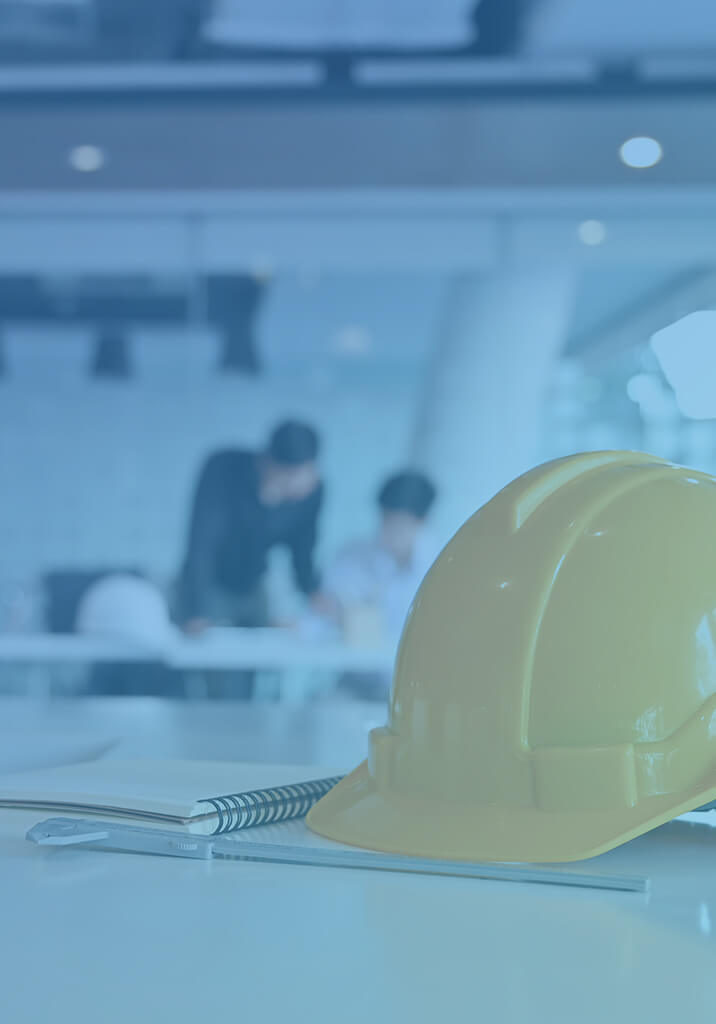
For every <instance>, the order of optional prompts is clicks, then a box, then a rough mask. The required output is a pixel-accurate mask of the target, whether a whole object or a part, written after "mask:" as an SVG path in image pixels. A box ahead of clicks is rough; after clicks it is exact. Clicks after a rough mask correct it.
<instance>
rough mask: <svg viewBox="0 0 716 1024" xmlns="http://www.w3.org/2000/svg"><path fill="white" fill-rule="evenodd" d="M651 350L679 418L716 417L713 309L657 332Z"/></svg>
mask: <svg viewBox="0 0 716 1024" xmlns="http://www.w3.org/2000/svg"><path fill="white" fill-rule="evenodd" d="M651 347H652V350H653V352H654V354H655V355H656V358H657V359H658V360H659V365H660V366H661V369H662V371H663V373H664V376H665V377H666V379H667V381H668V382H669V384H670V385H671V387H672V388H673V389H674V393H675V395H676V403H677V405H678V407H679V410H680V412H681V413H682V415H684V416H686V417H688V418H689V419H693V420H707V419H714V418H716V387H715V386H714V382H715V381H716V310H702V311H700V312H698V313H690V314H689V315H688V316H685V317H683V319H681V320H677V321H676V323H674V324H671V325H670V326H669V327H664V328H663V330H661V331H657V332H656V334H654V335H653V336H652V338H651Z"/></svg>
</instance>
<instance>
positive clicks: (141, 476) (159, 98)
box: [0, 0, 716, 629]
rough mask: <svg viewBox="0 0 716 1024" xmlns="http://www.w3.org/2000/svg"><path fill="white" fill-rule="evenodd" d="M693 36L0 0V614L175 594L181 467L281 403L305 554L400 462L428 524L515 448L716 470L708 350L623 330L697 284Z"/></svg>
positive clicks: (704, 255)
mask: <svg viewBox="0 0 716 1024" xmlns="http://www.w3.org/2000/svg"><path fill="white" fill-rule="evenodd" d="M714 53H716V8H713V7H712V5H710V4H708V3H706V0H702V2H697V0H691V2H690V3H688V4H687V5H686V6H685V7H684V9H683V11H682V12H681V13H678V14H677V13H676V12H674V10H673V9H672V7H671V6H670V5H666V4H658V3H657V4H654V3H648V4H647V3H646V2H645V0H644V2H641V0H640V2H633V3H631V4H629V5H626V6H625V5H623V4H617V3H616V2H615V0H605V2H604V3H602V4H600V5H596V6H595V5H594V4H592V3H589V2H587V0H569V2H567V0H509V2H508V0H500V2H497V0H481V2H474V0H470V2H468V0H451V2H450V3H443V4H439V5H435V4H427V3H416V2H412V3H410V4H408V3H405V2H403V0H390V2H388V0H381V2H380V3H378V2H377V0H376V2H373V0H370V2H368V0H364V2H362V3H350V2H349V3H344V4H342V5H340V8H338V7H337V8H335V9H334V10H332V11H330V12H329V11H328V8H327V6H326V5H325V4H322V3H318V2H317V0H300V2H298V0H270V2H269V0H262V2H258V0H256V2H243V3H238V0H237V2H233V0H216V2H214V3H209V2H205V0H182V2H176V3H169V2H164V0H161V2H160V0H152V2H151V3H142V4H139V3H135V2H131V3H130V2H127V0H123V2H120V0H33V2H29V0H0V58H1V59H2V66H0V140H1V142H2V160H0V496H1V500H0V538H2V547H1V548H0V599H1V600H0V627H2V628H5V629H29V628H30V627H32V628H42V625H43V623H42V611H41V607H42V602H41V600H40V599H39V598H38V596H37V593H38V587H39V586H40V581H41V580H42V578H43V577H44V576H45V575H46V574H47V573H48V572H51V571H53V570H56V569H88V570H91V569H95V568H97V567H100V566H104V567H115V568H116V567H127V568H129V567H132V568H137V569H140V570H141V571H142V572H143V573H145V574H146V575H148V576H149V577H151V578H152V579H153V580H155V581H156V582H157V583H158V584H159V586H160V587H161V588H162V589H163V590H164V591H166V592H167V593H168V592H169V590H170V588H171V585H172V582H173V579H174V577H175V575H176V572H177V569H178V565H179V561H180V558H181V553H182V548H183V544H184V539H185V535H186V529H187V523H188V517H189V510H190V500H191V494H192V488H193V486H194V482H195V480H196V477H197V473H198V471H199V468H200V466H201V463H202V460H203V459H204V458H205V457H206V456H207V455H208V454H209V453H210V452H211V451H213V450H215V449H217V448H221V447H224V446H250V447H254V448H255V447H257V446H259V445H261V444H262V443H263V441H264V439H265V437H266V435H267V432H268V430H269V429H270V427H271V426H272V425H273V424H274V423H275V422H277V421H278V420H279V419H282V418H285V417H287V416H294V417H298V418H301V419H306V420H309V421H311V422H312V423H314V424H315V426H316V427H317V428H318V429H319V431H320V433H321V436H322V439H323V446H324V454H323V463H322V464H323V471H324V477H325V481H326V505H325V513H324V516H323V521H322V526H321V531H320V536H319V542H318V547H317V557H318V559H319V561H320V562H321V563H322V564H326V563H327V562H329V561H330V559H331V558H332V557H333V555H334V554H335V552H336V551H337V550H338V549H339V548H340V547H341V545H343V544H344V543H345V542H346V541H349V540H351V539H352V538H355V537H356V536H364V535H367V534H370V533H371V531H373V529H374V522H375V508H374V497H375V494H376V490H377V487H378V485H379V483H380V481H381V480H382V478H384V477H385V475H386V474H388V473H389V472H391V471H392V470H394V469H396V468H400V467H402V466H413V467H416V468H419V469H421V470H423V471H425V472H426V473H428V474H429V475H430V476H431V478H432V479H433V480H434V482H435V483H436V486H437V488H438V492H439V493H438V501H437V504H436V507H435V513H434V517H433V528H434V530H435V533H436V535H437V536H438V537H439V538H440V539H441V540H446V539H447V538H448V537H449V536H450V534H451V532H452V531H453V530H454V529H455V528H456V527H457V526H458V525H459V524H460V523H461V522H462V521H463V520H464V518H465V517H466V516H467V515H469V514H470V513H471V512H472V511H473V510H474V509H475V508H477V507H478V506H479V505H480V504H481V503H482V502H484V501H485V500H487V499H488V498H489V497H490V496H491V495H492V494H493V493H494V492H495V491H496V490H497V489H499V488H500V487H501V486H503V485H504V484H505V483H507V482H508V481H509V480H510V479H511V478H512V477H513V476H515V475H516V474H518V473H520V472H522V471H524V470H525V469H527V468H529V467H530V466H531V465H533V464H534V463H535V462H537V461H539V460H542V459H546V458H552V457H556V456H559V455H564V454H569V453H572V452H575V451H580V450H584V449H595V448H597V449H598V448H612V447H619V448H622V447H623V448H643V449H646V450H649V451H652V452H654V453H656V454H659V455H663V456H665V457H667V458H672V459H675V460H677V461H684V462H687V463H690V464H693V465H694V466H696V467H698V468H702V469H705V470H708V471H716V431H715V429H714V421H715V419H716V382H714V389H713V391H714V398H713V401H711V399H710V398H709V394H710V392H709V391H708V389H706V397H705V399H703V393H704V387H703V381H704V379H705V375H708V374H709V373H713V372H714V371H713V362H709V359H708V358H706V356H705V355H704V352H705V349H701V350H700V351H701V355H698V354H697V355H696V356H693V353H692V354H691V355H689V354H688V353H687V352H686V350H684V355H683V360H682V362H684V374H682V378H681V379H682V384H681V388H680V390H679V388H674V387H672V384H671V383H670V380H669V379H668V378H667V375H666V374H665V372H664V370H663V368H662V365H661V363H660V360H659V358H658V357H657V354H656V353H655V351H654V349H653V348H652V347H651V345H650V338H651V337H652V335H653V334H654V333H655V332H656V331H659V330H661V329H662V328H663V327H665V326H667V325H668V324H670V323H672V322H674V321H676V320H678V319H679V318H680V317H682V316H684V315H685V314H688V313H690V312H693V311H694V310H698V309H711V308H714V306H715V305H716V188H715V187H714V181H716V142H714V135H713V124H714V118H715V117H716V61H715V60H714ZM709 358H710V357H709ZM689 360H690V362H689ZM686 363H688V364H689V365H688V366H687V365H686ZM699 387H700V388H701V390H700V392H699V394H700V395H701V396H702V397H701V398H700V399H699V401H700V405H699V406H698V409H697V410H696V412H694V409H695V405H694V401H693V392H694V388H699ZM284 561H285V560H282V556H281V555H279V556H277V557H274V556H273V554H272V560H271V572H270V576H271V581H272V583H271V585H272V586H273V587H274V588H275V590H276V593H277V595H278V596H277V598H276V601H277V602H278V604H279V605H280V604H281V603H282V602H283V603H287V604H289V605H290V603H291V601H292V600H293V598H292V597H291V595H290V593H289V591H290V587H289V585H288V583H287V582H286V581H287V573H286V571H285V565H284V564H283V562H284ZM18 594H20V595H24V596H21V597H20V598H18ZM294 597H295V595H294ZM23 601H24V602H25V604H24V605H23ZM18 602H19V604H18Z"/></svg>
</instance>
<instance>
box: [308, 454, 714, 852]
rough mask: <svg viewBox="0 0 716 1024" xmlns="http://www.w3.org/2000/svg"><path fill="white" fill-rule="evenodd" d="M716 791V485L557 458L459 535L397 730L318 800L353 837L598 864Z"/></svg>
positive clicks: (371, 843) (318, 824) (398, 679)
mask: <svg viewBox="0 0 716 1024" xmlns="http://www.w3.org/2000/svg"><path fill="white" fill-rule="evenodd" d="M715 799H716V478H714V477H712V476H709V475H707V474H705V473H699V472H695V471H691V470H687V469H684V468H682V467H680V466H675V465H673V464H671V463H668V462H665V461H663V460H661V459H658V458H655V457H653V456H650V455H643V454H640V453H634V452H593V453H589V454H585V455H576V456H572V457H569V458H566V459H558V460H556V461H554V462H550V463H547V464H546V465H544V466H540V467H538V468H537V469H534V470H532V471H531V472H529V473H527V474H525V475H524V476H522V477H520V478H518V479H517V480H515V481H514V482H513V483H511V484H510V485H509V486H508V487H506V488H505V489H504V490H503V491H501V492H500V493H499V494H498V495H497V496H496V497H495V498H493V499H492V500H491V501H490V502H488V503H487V504H486V505H485V506H484V507H483V508H481V509H480V510H479V511H478V512H477V513H476V514H475V515H474V516H473V517H472V518H471V519H469V520H468V522H467V523H465V525H464V526H463V527H462V528H461V529H460V530H459V531H458V533H457V534H456V535H455V537H453V539H452V540H451V541H450V543H449V544H448V545H447V547H446V548H445V549H444V551H443V552H442V554H441V555H440V556H439V558H438V559H437V561H436V562H435V564H434V565H433V567H432V569H431V570H430V572H429V573H428V575H427V577H426V578H425V580H424V582H423V584H422V586H421V587H420V590H419V591H418V594H417V596H416V598H415V601H414V602H413V607H412V608H411V611H410V614H409V616H408V620H407V622H406V625H405V628H404V631H403V636H402V639H401V643H400V649H399V651H398V659H397V663H396V669H395V675H394V679H393V690H392V695H391V708H390V717H389V724H388V725H387V727H385V728H380V729H375V730H373V732H372V733H371V736H370V752H369V757H368V760H367V761H365V762H363V763H362V764H361V765H359V767H358V768H356V770H355V771H354V772H353V773H352V774H350V775H349V776H347V778H346V779H344V780H343V781H342V782H341V783H339V784H338V785H337V786H336V787H335V789H333V790H331V792H330V793H329V794H328V795H327V796H325V797H324V798H323V799H322V800H321V801H320V802H319V803H318V804H316V806H315V807H314V808H313V810H312V811H311V813H310V814H309V817H308V824H309V826H310V827H311V828H312V829H314V830H315V831H316V832H319V833H321V834H322V835H325V836H328V837H330V838H333V839H337V840H340V841H342V842H346V843H351V844H354V845H357V846H365V847H370V848H374V849H379V850H387V851H392V852H395V853H405V854H413V855H422V856H428V857H447V858H451V859H465V860H468V859H469V860H502V861H564V860H577V859H579V858H582V857H591V856H594V855H595V854H598V853H602V852H604V851H605V850H609V849H611V848H612V847H614V846H618V845H619V844H620V843H624V842H626V841H627V840H628V839H633V838H634V837H635V836H638V835H641V834H642V833H643V832H647V831H648V830H649V829H652V828H654V827H655V826H657V825H660V824H662V823H663V822H665V821H668V820H669V819H671V818H673V817H675V816H676V815H678V814H683V813H684V812H686V811H689V810H693V809H695V808H697V807H700V806H702V805H704V804H707V803H709V802H711V801H713V800H715Z"/></svg>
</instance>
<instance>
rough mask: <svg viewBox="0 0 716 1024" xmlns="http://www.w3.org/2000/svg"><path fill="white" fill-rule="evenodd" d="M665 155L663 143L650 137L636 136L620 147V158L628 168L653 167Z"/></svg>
mask: <svg viewBox="0 0 716 1024" xmlns="http://www.w3.org/2000/svg"><path fill="white" fill-rule="evenodd" d="M663 155H664V151H663V149H662V148H661V143H660V142H659V141H658V140H657V139H652V138H651V137H650V136H649V135H635V136H634V138H632V139H627V140H626V142H623V143H622V144H621V146H620V147H619V156H620V158H621V160H622V162H623V163H625V164H626V165H627V167H653V166H654V164H658V163H659V161H660V160H661V158H662V156H663Z"/></svg>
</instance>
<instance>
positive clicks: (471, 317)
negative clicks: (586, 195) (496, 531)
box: [413, 266, 574, 536]
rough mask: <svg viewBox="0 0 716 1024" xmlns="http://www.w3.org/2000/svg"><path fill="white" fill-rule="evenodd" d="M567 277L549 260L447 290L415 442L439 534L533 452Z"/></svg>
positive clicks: (533, 457) (568, 298) (569, 284)
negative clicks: (435, 497)
mask: <svg viewBox="0 0 716 1024" xmlns="http://www.w3.org/2000/svg"><path fill="white" fill-rule="evenodd" d="M573 284H574V273H573V271H572V270H571V269H570V268H566V267H563V266H547V267H544V268H542V269H539V268H535V269H529V270H528V269H522V268H516V269H505V270H500V271H499V272H493V273H489V274H485V275H484V276H480V277H473V276H472V275H470V276H465V277H461V278H459V279H456V280H455V282H454V284H453V287H452V289H450V295H449V298H448V306H447V308H446V316H445V319H444V322H443V324H442V325H441V329H440V330H439V331H438V335H439V336H438V337H437V338H436V349H435V355H434V359H433V362H432V365H431V367H430V369H429V373H428V380H427V382H426V391H425V396H424V400H423V405H422V408H421V409H420V411H419V415H418V419H417V424H416V431H415V439H414V447H413V459H414V461H415V462H416V463H417V464H418V465H419V466H421V467H423V468H424V469H425V470H426V471H427V472H429V473H430V475H431V476H432V477H433V479H434V480H435V482H436V484H437V485H438V487H439V489H440V503H439V506H438V508H437V509H436V525H437V526H438V529H439V530H440V532H441V535H444V536H448V535H450V534H451V533H452V532H453V531H454V530H455V529H457V527H458V526H459V525H460V524H461V523H462V522H464V520H465V519H466V518H467V517H468V516H470V515H471V514H472V513H473V512H474V511H475V510H476V509H477V508H479V507H480V505H482V504H484V502H485V501H487V500H488V499H489V498H491V497H492V495H493V494H495V493H496V492H497V491H498V490H499V489H500V488H501V487H503V486H504V485H505V484H507V483H509V481H510V480H512V479H513V478H514V477H515V476H518V475H519V474H520V473H522V472H524V471H525V470H527V469H529V468H530V467H531V466H532V465H534V464H535V462H536V461H538V459H539V444H540V430H541V423H542V416H543V411H544V401H545V391H546V386H547V384H548V382H549V376H550V372H551V370H552V368H553V365H554V361H555V359H556V358H557V357H558V355H559V353H560V351H561V349H562V346H563V344H564V340H565V334H566V330H567V326H568V324H567V321H568V316H569V313H570V309H571V302H572V298H573Z"/></svg>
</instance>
